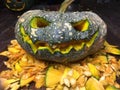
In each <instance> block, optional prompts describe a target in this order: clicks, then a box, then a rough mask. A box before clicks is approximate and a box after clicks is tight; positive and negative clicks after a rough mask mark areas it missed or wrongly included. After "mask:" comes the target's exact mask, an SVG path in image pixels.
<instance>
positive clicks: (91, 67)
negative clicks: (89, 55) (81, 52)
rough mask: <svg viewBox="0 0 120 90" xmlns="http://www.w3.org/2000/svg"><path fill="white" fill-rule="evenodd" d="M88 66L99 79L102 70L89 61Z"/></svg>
mask: <svg viewBox="0 0 120 90" xmlns="http://www.w3.org/2000/svg"><path fill="white" fill-rule="evenodd" d="M88 67H89V70H90V72H91V73H92V75H93V76H94V77H95V78H97V79H99V77H100V72H99V71H98V70H97V68H96V67H95V65H93V64H91V63H88Z"/></svg>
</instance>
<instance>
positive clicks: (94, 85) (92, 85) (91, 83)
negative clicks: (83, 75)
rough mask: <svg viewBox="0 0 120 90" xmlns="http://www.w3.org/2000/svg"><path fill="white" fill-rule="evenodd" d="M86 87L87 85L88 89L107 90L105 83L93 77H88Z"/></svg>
mask: <svg viewBox="0 0 120 90" xmlns="http://www.w3.org/2000/svg"><path fill="white" fill-rule="evenodd" d="M85 87H86V90H105V89H104V87H103V85H102V84H101V83H100V82H99V81H98V80H97V79H95V78H93V77H91V78H89V79H88V81H87V82H86V85H85Z"/></svg>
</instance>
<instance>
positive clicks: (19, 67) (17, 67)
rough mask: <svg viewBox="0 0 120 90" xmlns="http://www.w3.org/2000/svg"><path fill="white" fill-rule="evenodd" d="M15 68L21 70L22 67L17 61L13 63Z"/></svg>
mask: <svg viewBox="0 0 120 90" xmlns="http://www.w3.org/2000/svg"><path fill="white" fill-rule="evenodd" d="M15 70H16V71H18V72H21V71H22V67H21V66H20V64H19V63H18V62H17V63H16V64H15Z"/></svg>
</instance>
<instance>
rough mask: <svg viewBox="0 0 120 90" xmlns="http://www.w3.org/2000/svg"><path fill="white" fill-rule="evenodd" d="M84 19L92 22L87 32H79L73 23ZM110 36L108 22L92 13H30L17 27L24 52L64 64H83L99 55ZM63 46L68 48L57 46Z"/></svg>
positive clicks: (16, 30) (23, 17) (34, 11)
mask: <svg viewBox="0 0 120 90" xmlns="http://www.w3.org/2000/svg"><path fill="white" fill-rule="evenodd" d="M38 18H39V19H38ZM82 20H84V21H85V20H86V21H87V22H88V23H89V26H88V28H87V30H83V31H80V30H76V28H75V27H74V25H75V24H73V23H77V22H79V21H82ZM39 21H40V22H39ZM41 23H42V25H39V24H41ZM76 25H77V24H76ZM81 26H82V25H81ZM106 33H107V28H106V24H105V23H104V21H103V20H102V19H101V18H100V17H99V16H98V15H96V14H95V13H93V12H90V11H83V12H66V13H60V12H57V11H42V10H30V11H28V12H26V13H24V14H23V15H22V16H21V17H20V18H19V20H18V22H17V23H16V26H15V35H16V38H17V40H18V42H19V44H20V45H21V46H22V47H23V49H25V50H26V51H27V52H28V53H30V54H31V55H33V56H34V57H36V58H37V59H40V60H47V61H55V62H60V63H64V62H75V61H79V60H81V59H84V58H85V57H86V56H88V55H91V54H93V53H95V52H97V51H98V50H100V49H101V47H102V46H103V43H104V40H105V36H106ZM71 42H75V43H71ZM78 42H80V44H79V43H78ZM63 43H64V44H63ZM67 43H68V44H67ZM76 43H77V44H76ZM46 44H47V45H46ZM60 44H62V45H66V44H67V46H66V47H64V48H62V47H61V46H60V47H61V48H60V49H59V48H58V46H57V45H60ZM76 45H77V46H76ZM56 46H57V48H56V49H54V48H55V47H56ZM51 48H52V49H51Z"/></svg>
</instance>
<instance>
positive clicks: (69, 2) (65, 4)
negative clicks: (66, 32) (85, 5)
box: [59, 0, 74, 13]
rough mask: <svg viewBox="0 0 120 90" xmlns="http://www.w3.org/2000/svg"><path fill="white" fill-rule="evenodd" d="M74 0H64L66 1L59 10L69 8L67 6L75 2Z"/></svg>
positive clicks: (63, 10)
mask: <svg viewBox="0 0 120 90" xmlns="http://www.w3.org/2000/svg"><path fill="white" fill-rule="evenodd" d="M73 1H74V0H64V2H63V3H62V4H61V6H60V9H59V12H62V13H64V12H65V11H66V9H67V7H68V6H69V5H70V4H71V3H72V2H73Z"/></svg>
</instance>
